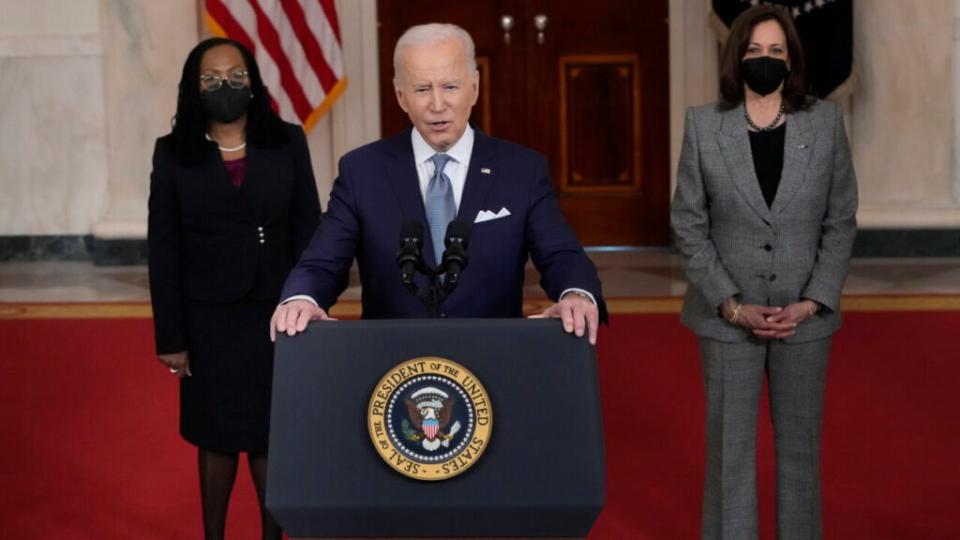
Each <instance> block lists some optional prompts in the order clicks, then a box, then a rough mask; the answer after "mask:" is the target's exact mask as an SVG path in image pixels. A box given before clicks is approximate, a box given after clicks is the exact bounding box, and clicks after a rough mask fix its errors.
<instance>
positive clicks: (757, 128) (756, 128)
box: [743, 103, 784, 132]
mask: <svg viewBox="0 0 960 540" xmlns="http://www.w3.org/2000/svg"><path fill="white" fill-rule="evenodd" d="M783 113H784V108H783V103H780V111H779V112H778V113H777V117H776V118H774V119H773V122H770V123H769V124H767V125H766V126H764V127H760V126H758V125H756V124H754V123H753V119H751V118H750V113H749V112H747V104H746V103H744V104H743V116H744V117H746V119H747V125H748V126H750V129H752V130H754V131H759V132H763V131H770V130H772V129H773V128H775V127H777V124H779V123H780V119H781V118H783Z"/></svg>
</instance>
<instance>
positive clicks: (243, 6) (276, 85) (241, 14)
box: [224, 0, 298, 118]
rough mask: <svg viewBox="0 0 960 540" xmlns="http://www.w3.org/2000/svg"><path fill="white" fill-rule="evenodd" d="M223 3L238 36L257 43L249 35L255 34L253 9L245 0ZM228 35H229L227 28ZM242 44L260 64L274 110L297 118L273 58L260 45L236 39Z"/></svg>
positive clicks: (232, 0)
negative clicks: (235, 26) (234, 22)
mask: <svg viewBox="0 0 960 540" xmlns="http://www.w3.org/2000/svg"><path fill="white" fill-rule="evenodd" d="M224 5H225V6H226V7H227V8H228V9H229V10H230V13H231V15H232V16H233V18H234V20H235V21H236V24H237V26H238V27H239V31H240V37H242V38H243V39H246V40H248V41H249V42H250V43H259V40H258V41H256V42H255V41H254V40H253V38H252V37H251V36H257V35H258V34H257V14H256V13H255V12H254V11H253V8H252V7H251V6H250V4H248V3H247V0H226V2H225V3H224ZM227 35H228V36H229V35H230V33H229V30H228V34H227ZM237 41H240V42H241V43H243V44H244V45H247V46H248V47H251V49H250V50H251V52H253V55H254V57H255V58H256V60H257V65H259V66H260V77H261V78H262V79H263V84H264V85H265V86H266V87H267V89H268V91H270V93H271V94H270V96H271V98H272V99H271V102H272V103H273V105H274V108H275V110H276V111H278V112H279V113H280V116H281V117H284V118H297V117H298V115H297V113H296V111H295V109H294V107H293V103H292V101H291V99H290V96H289V95H288V94H287V92H286V91H285V90H284V88H283V85H281V84H280V67H279V66H277V64H276V63H275V62H274V61H273V58H272V57H271V56H270V54H269V53H268V52H267V51H266V50H265V48H264V47H262V46H255V45H254V46H251V45H248V44H247V43H246V42H244V41H241V40H240V39H237Z"/></svg>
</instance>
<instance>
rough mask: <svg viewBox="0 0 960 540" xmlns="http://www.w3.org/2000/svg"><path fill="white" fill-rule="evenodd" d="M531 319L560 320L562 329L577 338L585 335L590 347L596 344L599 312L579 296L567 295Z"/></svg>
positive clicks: (594, 306)
mask: <svg viewBox="0 0 960 540" xmlns="http://www.w3.org/2000/svg"><path fill="white" fill-rule="evenodd" d="M530 318H531V319H546V318H560V319H561V320H562V321H563V329H564V330H565V331H566V332H567V333H570V332H573V333H574V334H576V335H577V337H583V334H584V332H586V333H587V336H588V339H589V340H590V344H591V345H596V344H597V326H598V325H599V324H600V311H599V310H598V309H597V306H596V304H594V303H593V302H591V301H590V299H589V298H586V297H583V296H580V295H579V294H573V293H567V294H566V295H564V297H563V298H561V299H560V301H559V302H557V303H556V304H553V305H552V306H550V307H548V308H547V309H545V310H543V312H542V313H538V314H536V315H531V316H530Z"/></svg>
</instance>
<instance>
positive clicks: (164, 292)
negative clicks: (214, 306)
mask: <svg viewBox="0 0 960 540" xmlns="http://www.w3.org/2000/svg"><path fill="white" fill-rule="evenodd" d="M287 127H288V131H289V139H290V140H289V142H288V143H287V144H285V145H282V146H279V147H264V146H255V145H253V144H249V145H248V146H247V174H246V178H245V180H244V183H243V186H242V187H241V188H240V189H237V188H235V187H234V186H233V184H232V182H231V179H230V175H229V174H228V173H227V170H226V167H225V166H224V164H223V160H222V159H221V157H220V153H219V151H217V149H216V146H214V145H212V144H211V145H210V151H209V153H208V154H207V156H206V159H205V160H204V162H203V163H202V164H199V165H196V166H190V167H185V166H183V165H181V163H180V161H179V159H178V158H177V156H176V154H175V153H174V147H173V139H172V137H171V136H170V135H167V136H165V137H161V138H160V139H158V140H157V144H156V148H155V149H154V154H153V173H152V174H151V175H150V200H149V218H148V232H147V241H148V246H149V250H150V251H149V271H150V295H151V299H152V303H153V316H154V328H155V330H156V342H157V353H158V354H165V353H172V352H178V351H183V350H187V345H188V343H187V335H186V331H185V328H184V317H183V310H184V301H185V300H197V301H202V302H211V303H228V302H235V301H238V300H241V299H244V298H247V299H257V300H277V299H279V296H280V290H281V288H282V286H283V282H284V280H285V279H286V277H287V273H288V272H289V271H290V268H291V267H292V266H293V265H294V263H296V261H297V258H298V257H299V255H300V253H301V252H302V251H303V249H304V247H306V245H307V243H308V242H309V241H310V238H311V236H312V235H313V233H314V231H315V230H316V228H317V223H318V221H319V219H320V204H319V197H318V195H317V186H316V182H315V181H314V177H313V169H312V167H311V164H310V155H309V150H308V149H307V142H306V138H305V137H304V134H303V130H302V129H301V128H300V127H299V126H295V125H293V124H288V126H287ZM266 331H267V328H264V332H266Z"/></svg>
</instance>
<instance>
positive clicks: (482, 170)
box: [480, 167, 490, 174]
mask: <svg viewBox="0 0 960 540" xmlns="http://www.w3.org/2000/svg"><path fill="white" fill-rule="evenodd" d="M480 172H482V173H483V174H490V169H488V168H486V167H483V168H481V169H480Z"/></svg>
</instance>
